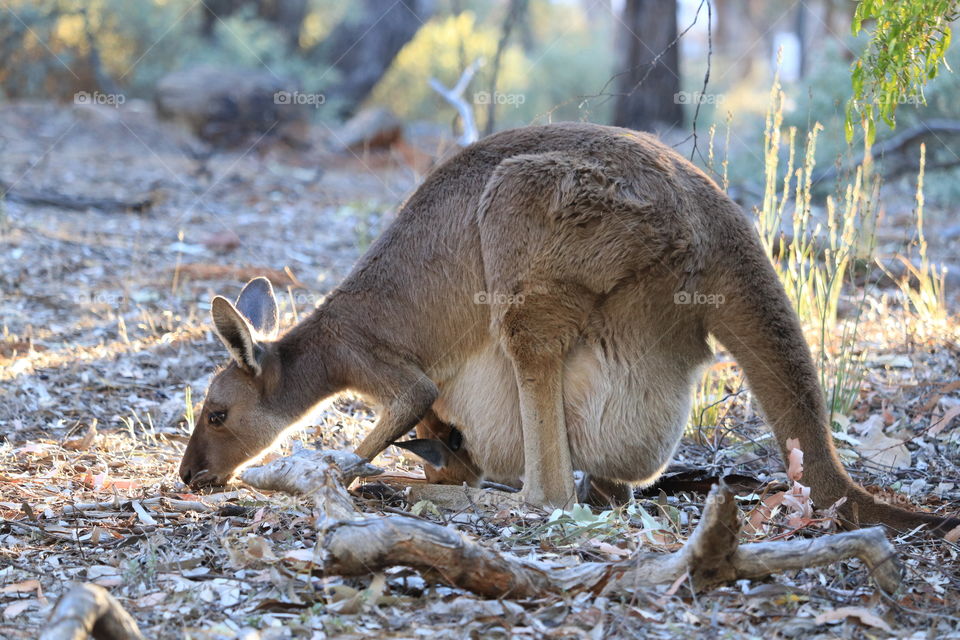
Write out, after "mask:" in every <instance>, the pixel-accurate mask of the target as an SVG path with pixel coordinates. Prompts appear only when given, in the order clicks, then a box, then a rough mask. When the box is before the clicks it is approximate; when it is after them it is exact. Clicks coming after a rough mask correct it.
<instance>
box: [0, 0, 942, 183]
mask: <svg viewBox="0 0 960 640" xmlns="http://www.w3.org/2000/svg"><path fill="white" fill-rule="evenodd" d="M925 1H926V0H912V1H911V3H910V4H921V5H922V4H923V2H925ZM931 1H933V0H931ZM937 1H938V2H939V1H940V0H937ZM5 4H6V5H7V7H8V8H9V10H7V11H0V57H2V59H3V65H2V66H0V99H6V100H14V99H17V100H23V99H51V98H53V99H57V100H61V101H65V102H67V101H70V100H71V98H72V96H74V95H75V94H76V92H78V91H94V90H100V91H104V92H122V93H123V94H124V95H125V96H126V98H127V99H128V100H129V99H135V98H141V99H145V100H149V99H151V98H152V97H153V92H154V88H155V87H156V85H157V82H158V80H159V79H160V78H161V77H163V76H164V75H166V74H168V73H170V72H172V71H175V70H179V69H183V68H189V67H195V66H198V65H213V66H218V67H221V66H222V67H232V68H250V69H256V70H260V71H263V70H266V71H268V72H269V73H270V74H272V75H273V76H275V77H280V78H289V79H290V80H291V82H292V83H293V84H294V85H295V86H297V87H300V88H303V89H304V90H308V91H313V92H321V93H325V92H332V94H331V95H333V97H336V96H335V94H336V91H335V89H336V87H337V86H338V84H339V83H341V82H342V81H343V80H344V77H345V76H344V69H343V68H342V67H343V65H342V64H339V61H340V59H342V58H345V57H349V56H351V55H353V54H354V53H356V49H360V48H363V47H367V46H370V42H368V41H361V43H360V44H359V45H357V46H356V47H353V48H351V47H346V48H344V49H343V50H342V51H340V52H338V51H334V52H332V53H331V52H330V50H329V47H327V45H328V40H335V39H336V38H332V35H333V34H334V33H335V31H336V29H337V28H338V25H341V24H342V23H344V22H345V21H346V22H349V21H350V20H351V19H353V18H356V15H355V14H361V13H362V12H364V11H369V10H370V9H371V7H373V8H376V7H377V6H378V5H377V0H365V1H363V2H354V3H344V2H337V1H335V0H239V1H228V0H207V1H206V2H205V3H197V2H194V1H193V0H137V1H133V2H131V1H128V0H8V1H7V2H6V3H5ZM381 4H383V3H381ZM388 4H389V3H388ZM414 4H416V3H414ZM640 4H643V3H640ZM647 4H648V5H649V4H651V3H647ZM659 4H660V5H663V6H670V7H673V8H674V9H675V12H674V13H675V14H676V25H675V29H677V30H678V31H680V32H681V36H682V37H681V38H680V39H679V42H680V44H679V63H678V69H677V75H679V77H680V80H679V87H680V89H682V92H681V93H682V94H683V95H685V96H687V99H685V100H681V102H682V103H683V104H681V106H680V111H682V114H683V115H682V119H683V122H682V126H679V127H678V126H650V127H642V128H650V129H654V130H657V131H658V132H660V133H661V134H663V135H664V136H665V137H666V138H667V139H668V140H670V139H672V138H671V136H673V137H674V138H676V139H677V140H679V139H682V138H683V137H684V136H687V135H688V133H689V132H690V129H691V124H692V122H693V118H694V115H696V124H697V131H698V133H699V134H702V136H703V137H705V136H706V133H707V132H708V131H709V128H710V126H711V125H713V124H715V125H717V131H718V134H717V140H716V145H717V154H718V156H719V157H730V158H731V159H735V160H736V161H735V162H731V163H730V178H731V180H732V181H733V182H734V183H736V182H739V181H750V179H751V177H754V176H757V175H759V174H760V173H761V172H762V164H763V158H762V155H763V154H761V153H759V152H758V150H759V149H761V148H762V141H761V138H762V131H763V119H764V114H765V113H766V111H767V108H768V106H769V88H770V86H771V83H772V81H773V74H774V71H775V69H776V67H777V63H776V59H777V52H778V51H781V52H782V56H783V59H784V62H783V65H784V66H785V69H784V70H783V71H784V72H783V73H782V74H781V79H782V81H783V85H784V90H785V93H786V96H787V100H786V102H785V104H784V107H783V112H784V123H785V125H787V126H797V127H799V128H800V129H801V130H807V129H809V128H810V127H811V126H812V125H813V123H815V122H820V123H822V125H823V127H824V132H825V133H824V135H822V136H821V138H820V143H819V145H818V147H817V153H816V164H817V165H818V166H820V167H829V166H830V165H832V164H834V163H835V162H837V161H838V159H841V160H843V159H844V158H846V159H847V160H850V159H854V158H855V156H856V155H857V154H858V153H860V152H862V140H863V136H862V132H860V135H859V136H858V137H857V138H856V139H854V140H853V141H852V142H850V143H848V142H847V141H846V140H845V139H844V136H843V135H842V131H843V124H844V118H845V111H844V108H845V105H846V104H847V101H848V100H849V99H850V96H851V83H850V73H851V65H852V64H853V63H854V62H855V60H856V59H857V58H858V57H859V56H861V55H862V54H863V53H864V51H866V50H867V43H868V34H861V35H860V36H858V37H855V36H853V35H852V32H851V25H852V23H853V20H854V10H855V8H856V6H857V5H856V3H853V2H847V1H845V0H810V2H806V3H800V5H802V7H797V6H794V5H792V4H791V3H787V2H755V1H752V0H714V1H713V2H712V3H711V4H710V6H709V7H707V3H705V2H701V1H699V0H679V1H678V2H673V1H672V0H671V1H670V2H662V3H659ZM419 5H420V6H419V8H418V9H417V10H418V11H419V14H418V16H417V20H418V22H417V23H415V28H414V29H413V30H412V31H411V32H410V33H409V34H408V35H409V38H407V40H406V41H405V42H404V43H403V44H402V46H399V48H398V51H397V52H396V53H395V57H392V60H391V61H388V64H387V67H386V70H385V72H383V73H382V74H380V75H379V76H378V77H377V79H376V82H375V83H374V84H373V88H372V90H370V91H369V92H365V93H364V92H363V91H361V93H362V95H363V96H364V97H363V99H362V105H383V106H386V107H388V108H389V109H390V110H392V111H393V112H394V113H395V114H396V115H397V116H399V117H400V118H401V120H403V121H406V122H412V121H427V122H431V123H435V124H437V125H442V126H449V125H450V123H451V122H455V121H456V113H455V111H454V109H453V108H451V106H450V104H448V103H447V102H445V101H444V100H443V98H441V97H440V96H439V95H438V94H437V93H436V92H435V91H434V90H432V89H431V88H430V86H429V84H428V81H429V79H430V78H436V79H438V80H439V81H440V82H441V83H443V84H444V85H445V86H448V87H449V86H452V85H453V84H455V83H456V81H457V79H458V77H459V76H460V74H461V73H462V71H463V70H464V69H465V68H466V67H467V66H468V65H470V64H471V63H472V62H474V61H475V60H478V59H480V60H483V61H485V64H484V65H483V66H481V67H480V69H479V71H478V72H477V74H476V76H475V77H474V79H473V81H472V83H471V84H470V87H469V88H468V90H467V92H466V98H467V100H468V101H472V102H473V103H474V111H475V113H476V118H477V123H478V125H479V129H480V130H481V131H483V130H484V129H485V128H486V125H487V119H488V111H487V109H486V108H485V107H484V106H482V105H480V104H477V100H475V99H474V98H475V96H476V94H477V93H479V92H487V93H489V92H490V91H491V88H492V87H491V83H492V78H493V76H494V73H495V68H496V67H497V65H495V64H494V60H495V59H496V57H497V50H498V47H501V46H502V47H503V50H502V52H501V56H500V62H499V71H498V72H497V75H496V87H495V88H493V89H494V91H495V92H497V93H499V94H501V98H502V103H500V104H497V105H496V107H495V109H494V113H495V114H496V122H495V127H496V128H497V129H503V128H507V127H510V126H519V125H524V124H530V123H538V122H548V121H551V120H580V119H582V120H590V121H594V122H602V123H612V122H613V121H614V106H615V102H616V100H617V96H618V95H619V94H620V93H621V90H620V89H618V87H617V82H618V78H619V76H621V75H622V74H623V73H624V72H623V69H624V68H625V66H629V65H625V64H624V60H623V56H624V49H623V46H622V44H621V43H622V42H623V38H622V37H621V36H622V33H621V32H622V31H623V29H624V20H626V19H627V14H626V13H625V11H626V9H627V8H628V7H629V6H630V3H629V2H628V1H627V0H580V1H577V0H562V1H561V0H528V1H527V2H524V3H523V4H522V9H523V13H522V16H521V19H519V20H516V21H515V22H516V24H515V25H514V28H513V29H512V31H511V32H510V36H509V38H506V40H505V41H504V39H503V33H504V26H505V18H506V17H507V15H508V13H509V11H510V10H511V7H512V6H513V4H512V0H499V1H498V0H434V1H430V2H421V3H419ZM708 8H709V9H710V15H709V16H708ZM391 19H392V18H391ZM421 22H422V25H421ZM708 22H709V25H710V32H711V33H709V34H708ZM627 26H628V27H629V26H630V25H627ZM378 37H379V36H375V37H372V38H368V40H376V39H377V38H378ZM654 53H659V52H652V51H651V52H650V55H651V56H652V55H653V54H654ZM958 56H960V54H958V53H957V52H956V51H955V50H954V51H949V50H948V51H947V54H946V61H947V63H948V64H949V66H950V67H951V68H955V67H956V65H957V62H958ZM708 70H709V71H710V72H711V73H710V78H709V83H708V84H707V86H706V87H704V76H705V74H706V73H707V72H708ZM644 86H646V85H644ZM650 90H653V89H650ZM644 91H647V89H644V88H640V89H638V92H639V93H643V92H644ZM701 91H704V92H705V93H704V94H703V97H702V98H698V99H693V100H691V99H689V96H691V95H699V92H701ZM925 96H926V101H927V104H925V105H923V104H911V103H907V104H900V105H898V106H899V109H898V111H897V115H898V116H899V118H898V120H899V124H900V128H901V129H903V128H909V127H910V126H913V125H915V124H917V123H919V122H921V121H924V120H929V119H931V118H952V117H954V115H955V113H956V107H955V105H956V104H957V103H958V100H960V80H958V78H957V77H956V75H955V74H953V73H944V74H940V75H938V76H937V77H936V78H934V79H933V80H932V81H931V82H930V84H929V86H928V87H927V88H926V91H925ZM697 102H699V103H700V104H699V109H697V104H696V103H697ZM342 104H343V103H342V102H337V101H336V100H331V101H330V102H329V105H330V106H329V108H321V109H315V110H313V111H312V112H311V114H310V117H313V118H318V119H321V120H326V121H338V120H341V119H343V118H344V117H346V116H348V115H350V113H351V112H352V111H353V110H354V108H353V107H351V106H350V105H349V101H348V104H347V107H344V108H340V107H337V108H335V107H334V105H342ZM728 123H729V126H730V127H731V128H732V135H730V136H729V138H730V146H729V148H728V149H726V148H721V147H722V145H723V144H724V142H725V140H726V134H725V131H726V127H727V126H728ZM651 124H652V125H655V124H656V123H651ZM674 125H676V123H674ZM877 125H878V140H882V139H883V138H884V137H888V136H890V135H891V129H890V128H889V127H888V125H886V124H885V123H883V121H882V120H880V121H878V123H877ZM929 152H930V153H931V157H932V159H934V160H935V158H936V156H937V153H938V151H937V150H936V149H935V148H931V149H930V150H929ZM695 159H698V161H701V163H702V159H699V158H695ZM934 166H936V164H935V163H934ZM943 170H945V171H948V172H950V174H951V175H954V169H952V168H949V167H945V168H944V169H943ZM914 175H915V172H914ZM956 184H957V181H956V180H949V181H935V182H934V183H932V184H931V187H930V191H931V193H930V194H929V196H930V197H931V198H933V199H934V200H936V199H938V198H942V197H953V196H955V195H960V187H957V186H954V185H956Z"/></svg>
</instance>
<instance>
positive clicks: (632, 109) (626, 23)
mask: <svg viewBox="0 0 960 640" xmlns="http://www.w3.org/2000/svg"><path fill="white" fill-rule="evenodd" d="M619 32H620V33H619V38H618V46H619V49H620V55H621V58H620V60H621V61H620V63H619V67H620V68H619V69H618V70H617V71H618V73H619V76H618V78H617V94H618V95H617V101H616V104H615V106H614V116H613V121H614V124H616V125H618V126H621V127H630V128H632V129H642V130H645V131H653V130H654V129H655V128H670V127H675V126H680V125H682V124H683V104H682V98H683V96H682V95H681V94H680V52H679V47H678V43H675V42H674V40H676V38H677V2H676V0H626V4H625V5H624V8H623V15H622V19H621V21H620V27H619ZM671 43H672V44H671Z"/></svg>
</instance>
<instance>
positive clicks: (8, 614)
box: [3, 598, 40, 619]
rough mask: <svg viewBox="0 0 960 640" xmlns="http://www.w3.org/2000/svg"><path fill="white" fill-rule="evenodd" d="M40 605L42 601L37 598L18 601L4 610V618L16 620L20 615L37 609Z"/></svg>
mask: <svg viewBox="0 0 960 640" xmlns="http://www.w3.org/2000/svg"><path fill="white" fill-rule="evenodd" d="M39 604H40V601H39V600H37V599H36V598H31V599H29V600H17V601H16V602H13V603H11V604H9V605H7V606H6V607H5V608H4V610H3V617H4V618H10V619H12V618H16V617H17V616H18V615H20V614H21V613H23V612H24V611H26V610H27V609H29V608H30V607H35V606H37V605H39Z"/></svg>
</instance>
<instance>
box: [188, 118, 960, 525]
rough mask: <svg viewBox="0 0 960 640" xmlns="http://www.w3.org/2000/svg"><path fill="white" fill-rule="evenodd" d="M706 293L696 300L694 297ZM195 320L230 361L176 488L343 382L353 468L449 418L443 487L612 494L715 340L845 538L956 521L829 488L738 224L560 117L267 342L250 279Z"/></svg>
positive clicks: (591, 129)
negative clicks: (833, 512)
mask: <svg viewBox="0 0 960 640" xmlns="http://www.w3.org/2000/svg"><path fill="white" fill-rule="evenodd" d="M704 297H706V299H708V300H709V301H712V302H714V303H715V304H697V303H696V302H698V301H701V299H704ZM432 309H442V310H443V313H426V311H428V310H432ZM211 315H212V319H213V324H214V328H215V331H216V333H217V335H218V336H219V337H220V339H221V340H222V341H223V343H224V345H225V346H226V347H227V350H228V351H229V354H230V356H231V361H230V363H229V364H228V365H227V366H226V367H225V368H224V369H222V370H221V371H220V372H219V373H217V374H216V375H215V376H214V378H213V379H212V381H211V383H210V386H209V389H208V391H207V395H206V399H205V400H204V404H203V408H202V410H201V412H200V415H199V418H198V420H197V423H196V425H195V428H194V432H193V435H192V436H191V438H190V442H189V444H188V446H187V449H186V452H185V453H184V457H183V461H182V463H181V465H180V475H181V477H182V479H183V481H184V482H185V483H187V484H190V485H193V486H203V485H211V484H223V483H224V482H226V481H227V480H228V479H229V478H230V477H231V475H232V474H234V473H235V472H236V470H237V469H238V468H239V467H240V466H241V465H243V464H245V463H247V462H249V461H250V460H252V459H253V458H255V457H256V456H258V455H260V454H261V453H263V452H264V451H266V450H267V449H268V448H269V447H270V446H271V445H272V444H273V443H274V442H276V441H277V440H278V438H279V437H280V436H281V435H282V434H283V433H284V432H285V431H287V430H288V429H290V428H292V427H293V426H295V425H296V423H297V422H298V421H299V420H301V418H303V417H304V416H305V415H306V414H308V412H310V411H311V410H312V409H313V408H315V407H316V406H317V405H318V404H319V403H321V402H323V401H324V400H326V399H328V398H331V397H333V396H334V395H336V394H337V393H340V392H342V391H345V390H352V391H354V392H356V393H359V394H361V395H363V396H365V397H367V398H368V399H370V400H371V401H372V402H373V403H374V404H375V405H376V407H377V408H378V420H377V422H376V424H375V426H374V427H373V429H372V430H371V431H370V433H369V434H368V435H367V436H366V438H365V439H364V440H363V442H362V443H361V444H360V445H359V447H358V448H357V449H356V452H357V453H358V454H359V455H360V456H363V457H365V458H373V457H374V456H376V455H377V454H379V453H380V452H381V451H383V450H384V449H385V448H386V447H388V446H389V445H390V444H392V443H394V442H396V441H397V440H398V439H399V438H400V437H402V436H403V435H404V434H406V433H408V432H409V431H410V430H411V429H412V428H413V427H414V426H416V425H418V424H419V425H420V426H419V427H418V429H419V430H420V432H421V435H423V434H427V435H430V434H433V435H437V434H438V433H439V434H440V435H441V436H443V437H446V435H449V433H448V432H449V429H447V430H446V431H444V427H443V425H456V427H457V432H458V433H459V434H460V435H459V436H458V439H459V438H462V443H461V444H462V447H463V449H464V451H468V452H469V456H468V457H466V458H464V460H465V461H466V462H463V463H462V464H463V467H462V468H460V469H459V470H456V471H455V473H454V474H453V475H468V476H469V475H470V474H473V476H474V477H475V476H478V475H480V474H482V476H483V477H484V478H487V479H490V480H492V481H496V482H499V483H503V484H512V485H515V486H516V485H518V484H520V482H521V480H522V491H521V497H522V498H523V499H525V500H526V501H528V502H530V503H532V504H535V505H544V506H555V507H565V506H569V505H570V504H571V503H572V502H574V501H575V499H576V495H575V487H574V482H573V470H574V469H579V470H582V471H583V472H584V473H586V474H589V476H591V477H593V478H596V479H598V480H599V481H600V483H601V484H602V485H603V486H605V487H606V488H607V489H608V490H610V492H612V493H621V494H622V491H621V489H622V488H623V487H626V486H627V484H640V485H643V484H649V483H652V482H653V481H654V480H655V479H656V478H657V476H658V475H659V474H660V473H661V472H662V471H663V470H664V468H665V467H666V466H667V464H668V462H669V461H670V459H671V457H672V455H673V453H674V450H675V449H676V447H677V445H678V443H679V441H680V438H681V435H682V432H683V427H684V424H685V422H686V420H687V417H688V414H689V411H690V398H691V389H692V386H693V384H694V382H695V381H696V380H697V379H698V376H699V375H700V372H701V371H702V367H703V366H704V365H705V363H706V362H708V360H709V359H710V358H711V357H712V350H711V348H710V346H709V343H708V336H714V337H715V338H716V339H717V340H719V342H720V343H722V344H723V345H724V346H725V347H726V348H727V349H728V350H729V351H730V352H731V353H732V355H733V356H734V358H735V359H736V360H737V362H738V364H739V365H740V366H741V367H742V369H743V370H744V372H745V374H746V377H747V381H748V383H749V385H750V387H751V389H752V391H753V393H754V394H755V395H756V397H757V398H758V400H759V402H760V405H761V408H762V410H763V412H764V414H765V416H766V419H767V421H768V422H769V424H770V426H771V428H772V430H773V433H774V434H775V436H776V440H777V442H778V444H779V446H780V448H781V450H782V453H783V454H786V453H787V440H788V439H790V438H796V439H798V440H799V441H800V446H801V448H802V449H803V450H804V453H805V466H806V473H805V475H804V477H805V479H806V480H807V482H809V484H810V486H811V489H812V497H813V500H814V501H815V503H816V504H817V505H818V506H820V507H829V506H831V505H833V504H834V503H836V502H837V501H838V500H840V499H841V498H846V502H845V503H844V504H843V505H842V507H841V509H840V512H841V514H842V517H843V518H844V520H845V521H846V522H847V523H848V524H849V525H851V526H856V525H861V524H877V523H882V524H886V525H889V526H891V527H893V528H895V529H898V530H906V529H909V528H913V527H915V526H918V525H928V526H929V528H931V529H933V530H935V531H936V532H937V533H939V534H941V535H942V534H943V533H945V532H946V531H948V530H950V529H952V528H953V527H955V526H957V525H960V520H958V519H949V520H946V519H943V518H940V517H937V516H935V515H933V514H928V513H921V512H912V511H909V510H905V509H901V508H897V507H894V506H892V505H889V504H886V503H883V502H881V501H878V500H877V499H875V498H874V497H873V496H872V495H870V494H869V493H868V492H867V491H865V490H864V489H862V488H861V487H859V486H858V485H857V484H856V483H855V482H854V481H853V480H852V479H851V478H850V477H849V475H848V474H847V473H846V471H845V470H844V468H843V466H842V464H841V462H840V460H839V458H838V456H837V453H836V451H835V449H834V445H833V441H832V437H831V433H830V427H829V426H828V423H827V414H826V410H825V404H824V396H823V393H822V391H821V388H820V385H819V383H818V380H817V371H816V369H815V367H814V364H813V361H812V358H811V356H810V350H809V347H808V345H807V344H806V342H805V340H804V337H803V333H802V332H801V328H800V323H799V321H798V318H797V316H796V314H795V313H794V311H793V308H792V306H791V304H790V301H789V300H788V299H787V296H786V294H785V293H784V290H783V287H782V286H781V284H780V282H779V280H778V279H777V276H776V273H775V272H774V270H773V267H772V265H771V263H770V260H769V259H768V257H767V256H766V255H765V253H764V251H763V250H762V248H761V244H760V241H759V238H758V236H757V233H756V231H755V230H754V228H753V225H752V224H751V222H750V221H749V219H748V218H747V217H746V216H745V215H744V213H743V212H742V211H741V210H740V208H739V207H738V206H737V205H736V204H734V203H733V202H732V201H731V200H730V199H729V198H728V197H727V196H726V195H725V194H724V193H723V192H722V191H721V190H720V189H719V188H717V186H716V185H715V184H714V183H713V181H711V180H710V178H708V177H707V176H706V175H705V174H704V173H703V172H701V171H700V170H699V169H697V168H696V167H695V166H694V165H693V164H691V163H690V162H688V161H687V160H686V159H684V158H683V157H681V156H680V155H679V154H677V153H676V152H674V151H673V150H672V149H670V148H668V147H667V146H665V145H663V144H662V143H660V142H659V141H658V140H657V139H655V138H654V137H652V136H650V135H647V134H644V133H638V132H636V131H630V130H626V129H618V128H611V127H605V126H599V125H593V124H583V123H566V124H551V125H546V126H534V127H526V128H521V129H514V130H511V131H504V132H501V133H498V134H495V135H492V136H489V137H487V138H484V139H483V140H481V141H480V142H478V143H476V144H474V145H472V146H470V147H467V148H466V149H464V150H462V151H460V152H459V153H458V154H457V155H455V156H454V157H452V158H450V159H449V160H447V161H446V162H444V163H442V164H441V165H440V166H438V167H437V168H436V169H435V170H434V171H432V172H431V174H430V175H429V176H428V177H427V178H426V179H425V180H424V182H423V184H422V185H421V186H420V187H419V188H418V189H417V190H416V192H415V193H414V194H413V195H412V196H411V197H410V198H409V199H408V200H407V202H406V203H404V204H403V206H402V208H401V210H400V212H399V214H398V216H397V218H396V220H395V221H394V223H393V224H392V225H391V226H390V228H389V229H387V230H386V231H385V232H384V233H383V234H382V235H381V236H380V238H379V239H378V240H377V241H376V242H375V243H374V244H373V245H372V246H371V248H370V249H369V251H368V252H367V253H366V255H364V256H363V257H362V258H361V259H360V261H359V262H358V263H357V265H356V266H355V267H354V269H353V270H352V272H351V274H350V275H349V276H348V277H347V278H346V279H345V280H344V281H343V282H342V283H341V284H340V285H339V286H338V287H337V288H336V289H335V290H334V291H333V292H331V293H330V295H328V296H327V297H326V298H325V299H324V301H323V302H322V303H321V304H320V305H319V306H318V307H317V308H316V309H315V310H314V311H313V312H312V313H311V315H310V316H308V317H307V318H305V319H304V320H302V321H301V322H300V323H299V324H297V325H296V326H294V327H292V328H291V329H290V330H289V331H287V332H286V334H285V335H283V336H282V337H279V338H278V336H277V334H278V332H277V328H278V321H277V307H276V302H275V300H274V298H273V292H272V289H271V287H270V283H269V282H268V281H267V280H265V279H262V278H261V279H255V280H252V281H251V282H250V283H248V284H247V285H246V287H245V288H244V289H243V291H242V292H241V294H240V296H239V299H238V300H237V302H236V304H232V303H231V302H230V301H228V300H227V299H226V298H223V297H219V296H218V297H216V298H214V300H213V304H212V310H211ZM425 417H427V418H428V420H427V421H426V422H427V423H428V424H425V423H424V422H422V421H423V420H424V418H425ZM444 434H446V435H444ZM447 448H448V449H451V447H447Z"/></svg>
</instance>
